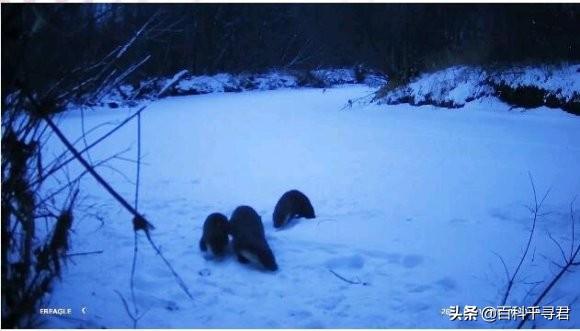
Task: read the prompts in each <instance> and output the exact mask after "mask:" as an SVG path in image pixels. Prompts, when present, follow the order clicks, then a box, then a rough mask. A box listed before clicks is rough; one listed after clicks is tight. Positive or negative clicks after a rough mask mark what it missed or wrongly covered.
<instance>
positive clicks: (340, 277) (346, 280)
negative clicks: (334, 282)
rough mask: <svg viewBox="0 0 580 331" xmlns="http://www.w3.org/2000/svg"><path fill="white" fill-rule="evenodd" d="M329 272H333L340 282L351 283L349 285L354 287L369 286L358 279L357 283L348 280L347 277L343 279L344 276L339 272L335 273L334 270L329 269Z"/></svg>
mask: <svg viewBox="0 0 580 331" xmlns="http://www.w3.org/2000/svg"><path fill="white" fill-rule="evenodd" d="M328 271H330V272H331V273H332V274H333V275H335V276H336V277H337V278H338V279H340V280H342V281H344V282H347V283H349V284H352V285H362V286H366V285H368V283H366V282H361V281H360V280H359V279H357V280H356V281H352V280H350V279H347V278H345V277H343V276H341V275H339V274H338V273H337V272H335V271H334V270H332V269H328Z"/></svg>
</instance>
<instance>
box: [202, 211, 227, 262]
mask: <svg viewBox="0 0 580 331" xmlns="http://www.w3.org/2000/svg"><path fill="white" fill-rule="evenodd" d="M228 233H229V223H228V218H227V217H226V216H225V215H224V214H221V213H213V214H211V215H209V216H208V217H207V218H206V219H205V223H204V224H203V235H202V236H201V239H200V240H199V249H201V250H202V251H203V252H206V251H207V249H208V247H209V250H210V251H211V253H212V254H213V255H215V256H222V255H224V253H225V252H226V248H227V246H228V243H229V242H230V237H229V236H228Z"/></svg>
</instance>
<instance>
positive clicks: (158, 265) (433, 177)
mask: <svg viewBox="0 0 580 331" xmlns="http://www.w3.org/2000/svg"><path fill="white" fill-rule="evenodd" d="M370 92H372V91H370V90H369V88H368V87H363V86H349V87H339V88H332V89H326V90H322V89H294V90H276V91H260V92H241V93H215V94H207V95H198V96H187V97H171V98H166V99H163V100H159V101H156V102H154V103H153V104H151V105H150V107H149V108H148V109H147V110H146V111H145V112H144V113H143V117H142V124H143V127H142V130H143V157H144V158H143V162H144V165H143V168H142V174H141V175H142V177H141V191H140V203H139V209H140V210H141V211H142V212H143V213H144V214H145V215H146V216H147V217H148V219H149V220H150V221H151V222H152V223H153V224H154V225H155V226H156V230H154V231H153V232H152V235H153V238H154V240H155V241H156V242H157V243H158V244H159V245H160V246H161V249H162V251H163V253H164V254H165V256H166V257H167V258H168V259H169V260H170V261H171V262H172V264H173V266H174V267H175V269H176V270H177V272H178V273H179V274H180V275H181V276H182V277H183V278H184V280H185V283H186V284H187V286H188V287H189V289H190V291H191V292H192V294H193V297H194V298H193V300H190V299H189V298H188V297H187V296H186V295H185V294H184V293H183V291H182V290H181V289H180V288H179V286H178V285H177V284H176V282H175V281H174V278H173V277H172V275H171V273H170V272H169V271H168V270H167V269H166V267H165V265H164V264H163V262H162V261H161V259H159V257H157V256H156V255H155V253H154V252H153V250H152V249H151V248H150V247H149V246H148V244H147V242H146V241H145V239H144V238H143V235H142V234H141V235H140V240H139V254H138V262H137V272H136V277H135V290H136V299H137V302H138V308H139V311H140V312H141V313H144V315H143V316H142V318H141V319H140V320H139V322H138V327H150V328H174V327H186V328H200V327H201V328H214V327H223V328H229V327H249V328H253V327H264V328H344V327H352V328H375V327H386V328H390V327H399V328H411V327H424V328H435V327H443V328H446V327H455V328H472V327H479V328H481V327H506V326H510V327H514V326H515V325H516V324H515V322H513V321H512V322H511V323H505V322H496V323H486V322H483V321H481V319H479V320H478V321H450V319H449V317H448V316H444V315H442V314H441V310H442V309H443V308H448V307H449V306H453V305H459V306H464V305H476V306H478V307H483V306H497V305H498V304H499V303H500V301H501V296H502V294H503V290H504V288H505V285H506V277H505V271H504V268H503V266H502V264H501V262H500V261H499V259H498V257H497V255H495V254H496V253H497V254H499V255H501V256H502V257H503V259H504V260H505V262H506V264H507V266H508V268H509V270H510V272H512V271H513V269H514V268H515V265H516V264H517V261H518V259H519V257H520V256H521V253H522V251H523V247H524V246H525V243H526V240H527V236H528V231H529V229H530V226H531V217H530V213H529V211H528V210H527V209H526V207H525V206H524V205H529V204H531V203H533V195H532V190H531V186H530V182H529V178H528V172H529V173H531V174H532V175H533V178H534V182H535V185H536V189H537V190H538V195H542V194H543V193H544V192H545V191H546V190H547V189H548V188H551V191H550V194H549V196H548V197H547V199H546V202H545V205H544V206H543V209H542V212H543V213H544V215H543V217H541V218H540V219H539V221H538V228H537V229H536V231H537V232H536V235H535V236H534V239H533V242H532V250H533V252H531V253H530V256H529V258H528V259H527V260H526V261H525V263H524V265H523V267H522V271H521V273H520V274H519V277H518V278H517V281H516V284H515V285H514V290H513V292H512V295H511V296H510V298H509V299H508V302H507V303H508V304H509V305H530V304H531V303H532V302H533V300H534V299H535V297H536V295H535V294H537V292H538V291H539V290H542V289H543V288H544V287H545V286H546V285H547V282H544V283H541V284H538V285H534V283H536V282H539V281H548V280H549V279H551V278H552V277H553V275H554V273H555V272H557V271H558V269H557V267H556V266H555V265H554V264H553V263H552V262H551V261H552V260H553V261H556V262H557V263H561V260H560V259H561V257H560V251H559V249H558V247H557V246H556V245H555V244H554V243H553V242H552V241H551V240H550V239H549V237H548V235H547V233H548V231H549V232H550V233H551V235H552V236H553V237H554V238H555V239H556V240H558V241H559V242H561V243H562V246H563V247H564V248H565V250H566V252H568V251H569V248H570V237H571V236H570V235H571V232H570V229H571V223H570V219H569V217H570V214H569V211H570V202H571V200H572V199H573V197H574V196H575V195H578V194H580V176H578V169H580V146H578V142H579V141H580V118H578V117H576V116H573V115H570V114H567V113H564V112H562V111H559V110H553V109H547V108H545V109H544V108H542V109H538V110H535V111H528V112H520V111H509V108H510V107H509V106H507V105H505V104H503V103H500V102H498V101H497V100H496V99H489V98H483V99H480V100H477V101H474V102H470V103H468V104H466V106H465V107H464V108H463V109H462V111H454V110H447V109H442V108H437V107H433V106H422V107H413V106H409V105H406V104H401V105H396V106H389V105H361V104H357V103H354V105H353V107H352V108H350V109H348V110H340V109H341V108H343V107H344V105H345V104H346V103H347V101H348V100H351V99H355V98H359V97H362V96H364V95H367V94H369V93H370ZM135 109H136V108H134V109H123V108H119V109H113V110H111V109H99V110H87V111H85V112H84V120H85V126H86V127H87V128H91V127H95V126H97V125H98V124H100V123H109V124H108V125H105V126H102V127H100V128H99V129H97V130H95V131H93V132H91V133H90V134H89V135H88V139H89V141H91V139H96V138H97V137H99V136H100V135H101V134H103V133H104V132H106V131H107V130H109V129H110V128H111V127H112V124H111V123H117V122H119V121H120V120H122V119H124V118H125V117H126V116H128V115H129V114H130V113H132V112H133V111H135ZM82 118H83V117H82V116H81V115H80V111H73V112H70V113H67V114H65V115H63V116H62V117H61V118H60V120H59V125H60V126H61V127H62V128H63V130H64V131H65V133H66V134H67V136H68V137H71V138H76V137H79V136H80V134H81V119H82ZM79 146H82V144H79ZM128 147H131V148H132V149H131V151H130V152H129V154H125V155H124V156H125V157H133V158H134V155H135V153H136V152H135V147H136V126H135V123H131V124H130V125H128V126H126V127H125V128H124V129H122V130H121V131H119V132H118V133H116V134H115V135H114V136H113V137H111V138H110V139H109V140H107V141H106V142H104V143H102V144H101V145H99V146H98V147H97V148H95V149H94V150H91V153H90V158H91V160H93V162H97V161H98V160H102V159H104V158H106V157H108V156H110V155H111V154H113V153H115V152H117V151H121V150H124V149H125V148H128ZM48 148H49V149H50V150H51V151H52V153H56V151H58V150H60V149H61V148H62V147H61V146H60V145H59V144H58V143H56V141H55V140H53V141H52V144H50V145H49V146H48ZM109 165H110V166H111V167H110V168H108V167H100V168H98V170H99V172H100V173H101V174H103V175H104V176H105V177H106V178H108V179H109V180H110V182H111V184H112V185H113V186H114V187H115V188H117V189H118V190H119V191H120V193H122V194H123V195H124V196H126V197H127V198H128V199H129V200H130V201H132V197H133V194H134V185H133V184H132V183H131V181H133V180H134V173H135V164H133V163H131V162H127V161H126V160H122V159H115V160H112V161H111V162H110V163H109ZM112 168H114V169H116V170H113V169H112ZM69 171H70V173H71V176H72V175H73V174H74V173H76V172H78V171H79V168H78V166H76V165H73V166H71V167H70V169H69ZM119 172H122V173H123V174H124V175H125V176H123V175H121V174H120V173H119ZM82 188H83V189H85V191H84V193H85V194H87V196H86V197H85V199H83V200H82V205H81V207H80V210H79V212H78V214H77V217H76V220H75V222H76V223H75V233H74V234H73V242H72V251H71V253H75V252H87V251H95V250H103V251H104V252H103V253H102V254H94V255H86V256H76V257H72V258H71V260H70V261H69V262H68V264H67V271H66V273H65V274H64V276H63V279H62V282H60V283H58V284H57V285H56V287H55V289H54V292H53V296H52V298H51V301H50V307H71V308H73V316H72V317H71V318H64V317H46V318H44V319H45V326H46V327H62V328H68V327H94V328H99V327H108V328H111V327H117V328H126V327H132V321H131V319H130V318H129V317H128V315H127V313H126V312H125V309H124V308H123V304H122V302H121V300H120V299H119V297H118V295H117V294H116V293H115V290H116V291H119V292H120V293H121V294H122V295H123V296H124V297H125V298H127V300H128V301H129V302H130V301H131V300H130V298H131V294H130V290H129V279H130V270H131V261H132V254H133V231H132V224H131V218H130V216H129V215H128V213H126V212H125V211H123V210H122V209H121V208H120V207H119V206H118V204H117V203H115V202H114V201H113V200H112V199H111V198H110V197H109V196H108V195H107V194H106V193H105V192H104V191H103V190H102V189H101V188H100V187H98V186H97V184H96V183H95V182H94V181H93V180H92V179H89V178H87V179H86V180H85V181H84V182H83V184H82ZM293 188H296V189H299V190H301V191H303V192H305V193H306V194H307V195H308V196H309V197H310V200H311V201H312V203H313V205H314V208H315V210H316V213H317V216H318V217H317V218H316V219H314V220H299V221H297V222H295V223H294V224H293V226H291V227H289V228H287V229H284V230H281V231H275V230H274V228H273V226H272V220H271V215H272V212H273V209H274V205H275V203H276V201H277V199H278V198H279V197H280V196H281V195H282V194H283V193H284V192H285V191H287V190H289V189H293ZM241 204H248V205H251V206H253V207H254V208H255V209H256V210H257V211H258V212H259V213H260V214H261V216H262V219H263V221H264V223H265V228H266V236H267V239H268V241H269V243H270V246H271V247H272V250H273V251H274V254H275V255H276V259H277V261H278V265H279V267H280V269H279V270H278V271H277V272H275V273H271V272H265V271H262V270H259V269H257V268H254V267H252V266H247V265H241V264H239V263H238V262H237V260H236V259H235V258H234V257H233V256H232V255H230V256H229V257H227V258H226V259H224V260H223V261H216V260H206V259H204V258H203V256H202V254H200V252H199V248H198V240H199V238H200V236H201V229H202V225H203V221H204V219H205V217H206V216H207V215H208V214H210V213H212V212H222V213H225V214H226V215H228V216H229V215H230V213H231V212H232V211H233V209H234V208H235V207H236V206H238V205H241ZM579 204H580V201H578V202H577V204H576V207H575V217H576V218H577V219H578V218H580V214H579V209H578V208H579V207H578V206H579ZM87 206H90V207H87ZM99 218H100V219H102V224H101V222H100V221H99V220H98V219H99ZM578 229H580V226H578V223H577V226H576V244H578V243H579V240H578V238H580V231H578ZM532 253H533V254H532ZM576 268H578V267H576ZM331 270H332V271H333V272H334V273H336V274H337V275H340V276H341V277H344V278H346V279H348V280H351V281H353V282H355V283H358V284H349V283H347V282H346V281H344V280H342V279H340V278H339V277H337V276H336V275H335V274H333V273H332V272H331ZM363 283H364V284H363ZM530 288H533V291H532V293H530V294H529V295H528V296H527V297H526V293H527V292H528V291H529V290H530ZM543 305H551V306H558V305H570V306H571V309H572V311H571V314H570V318H571V320H570V321H545V320H543V318H540V319H539V320H538V322H537V326H538V327H556V328H558V327H561V328H568V327H579V326H580V313H579V310H578V309H580V272H578V269H577V272H575V273H567V274H566V275H564V277H563V278H562V279H561V281H560V282H559V283H558V285H557V286H556V287H555V288H554V289H553V290H552V292H551V294H550V295H549V296H548V297H547V298H546V299H545V300H544V301H543ZM81 307H86V309H87V311H86V312H87V313H86V314H82V313H81V312H80V308H81ZM531 325H532V324H531V323H530V324H527V326H531Z"/></svg>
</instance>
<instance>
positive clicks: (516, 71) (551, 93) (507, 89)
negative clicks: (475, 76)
mask: <svg viewBox="0 0 580 331" xmlns="http://www.w3.org/2000/svg"><path fill="white" fill-rule="evenodd" d="M488 82H489V84H490V85H491V86H493V88H494V89H495V91H496V93H495V95H496V96H497V97H498V98H499V99H501V100H503V101H505V102H506V103H509V104H511V105H515V106H519V107H524V108H535V107H540V106H547V107H552V108H562V109H564V110H567V111H569V112H572V113H576V114H580V109H579V105H580V65H568V66H561V67H551V66H547V67H514V68H510V69H506V70H502V71H498V72H494V73H492V74H490V75H489V78H488Z"/></svg>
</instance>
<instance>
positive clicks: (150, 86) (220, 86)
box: [90, 69, 386, 108]
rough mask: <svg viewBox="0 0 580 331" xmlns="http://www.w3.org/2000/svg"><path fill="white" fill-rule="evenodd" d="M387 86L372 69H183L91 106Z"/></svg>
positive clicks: (124, 89) (114, 91)
mask: <svg viewBox="0 0 580 331" xmlns="http://www.w3.org/2000/svg"><path fill="white" fill-rule="evenodd" d="M385 83H386V80H385V78H384V76H382V75H380V74H379V73H377V72H375V71H372V70H369V69H365V70H363V71H360V70H359V71H356V70H354V69H317V70H272V71H269V72H265V73H241V74H229V73H218V74H215V75H201V76H194V75H192V74H191V73H189V72H188V71H187V70H182V71H179V72H177V73H176V74H175V75H173V76H171V77H168V78H149V79H146V80H143V81H141V82H139V83H138V84H135V85H130V84H125V85H122V86H119V87H117V88H115V89H112V90H111V91H110V93H109V94H107V95H105V96H104V97H102V98H100V99H99V100H93V101H91V102H90V104H91V105H106V106H108V107H111V108H117V107H120V106H129V107H132V106H135V105H136V104H137V101H138V100H154V99H157V98H160V97H165V96H183V95H198V94H208V93H219V92H242V91H253V90H259V91H265V90H275V89H280V88H298V87H319V88H322V87H332V86H335V85H344V84H366V85H368V86H372V87H379V86H381V85H384V84H385Z"/></svg>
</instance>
